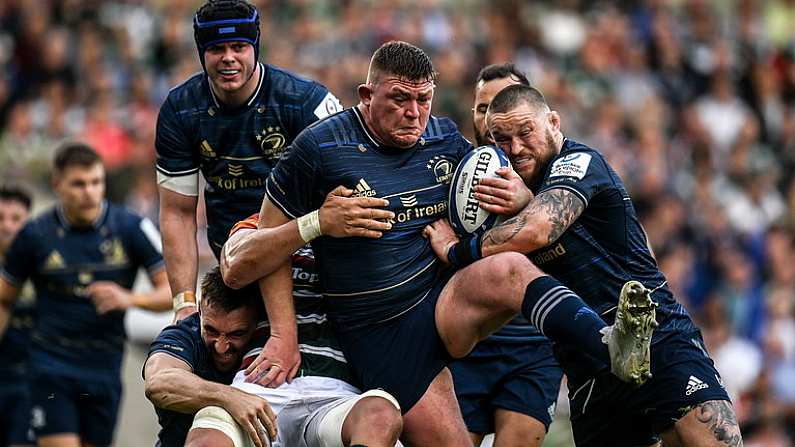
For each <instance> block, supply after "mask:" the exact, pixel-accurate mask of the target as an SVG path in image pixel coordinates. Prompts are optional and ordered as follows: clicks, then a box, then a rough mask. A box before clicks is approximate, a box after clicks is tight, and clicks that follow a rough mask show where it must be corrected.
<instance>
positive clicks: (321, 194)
mask: <svg viewBox="0 0 795 447" xmlns="http://www.w3.org/2000/svg"><path fill="white" fill-rule="evenodd" d="M471 148H472V145H471V144H470V143H469V141H467V140H466V139H465V138H464V137H463V136H462V135H461V134H460V133H459V132H458V129H457V128H456V126H455V124H453V122H452V121H450V120H449V119H447V118H437V117H433V116H432V117H430V119H429V121H428V125H427V127H426V129H425V132H424V133H423V135H422V137H421V138H420V139H419V141H418V142H417V144H415V145H414V147H412V148H410V149H397V148H392V147H386V146H382V145H380V144H378V142H377V140H376V139H375V138H374V137H373V136H372V134H371V133H370V132H369V130H368V129H366V127H365V124H364V119H363V117H362V116H361V113H360V112H359V110H358V109H357V108H356V107H354V108H351V109H347V110H345V111H344V112H342V113H339V114H337V115H335V116H333V117H330V118H327V119H325V120H323V121H321V122H319V123H317V124H314V125H312V126H310V127H309V128H307V129H306V130H305V131H304V132H302V133H301V135H299V137H298V138H297V139H296V140H295V141H294V142H293V144H292V145H291V146H290V148H289V150H288V151H287V152H286V154H285V156H284V157H283V158H282V160H281V161H280V162H279V164H278V165H277V166H276V168H274V170H273V172H272V173H271V177H270V178H269V179H268V183H267V194H268V197H269V198H270V200H271V201H272V202H273V203H274V204H275V205H276V206H278V207H279V208H280V209H281V210H282V211H283V212H284V213H285V214H286V215H287V216H289V217H291V218H297V217H300V216H302V215H304V214H306V213H308V212H310V211H312V210H315V209H317V208H319V207H320V205H321V204H322V203H323V200H324V199H325V197H326V194H328V193H329V192H330V191H331V190H332V189H334V188H335V187H337V186H339V185H344V186H346V187H348V188H351V189H353V190H354V191H355V194H356V195H358V196H368V197H379V198H383V199H387V200H389V206H388V209H389V210H391V211H393V212H394V213H395V219H394V222H393V226H392V230H390V231H388V232H385V233H384V235H383V236H382V237H381V238H380V239H366V238H339V239H336V238H331V237H320V238H318V239H316V240H314V241H312V249H313V250H314V252H315V257H316V259H317V263H318V270H319V274H320V281H321V284H322V288H323V292H324V295H325V296H326V297H327V298H328V299H329V301H328V307H329V312H328V314H329V316H330V317H331V318H332V319H333V320H334V321H336V322H338V323H340V324H345V325H346V326H347V327H356V326H358V325H364V324H368V323H374V322H378V321H382V320H385V319H388V318H390V317H393V316H395V315H398V314H399V313H401V312H403V311H405V310H406V309H408V308H409V307H411V306H412V305H414V304H416V303H417V302H419V301H420V300H421V299H423V297H424V296H425V295H426V294H427V293H428V291H429V290H430V289H431V287H432V285H433V284H434V282H435V281H436V279H437V276H438V273H439V269H440V263H439V262H438V261H437V259H436V256H435V255H434V253H433V250H432V249H431V246H430V243H429V242H428V240H427V239H425V238H423V237H422V230H423V228H425V226H426V225H428V224H430V223H431V222H433V221H435V220H437V219H440V218H443V217H445V216H446V215H447V192H448V189H449V184H450V180H451V179H452V175H453V172H454V170H455V167H456V166H457V165H458V162H459V160H460V159H461V157H462V156H463V155H464V153H466V152H467V151H469V150H470V149H471Z"/></svg>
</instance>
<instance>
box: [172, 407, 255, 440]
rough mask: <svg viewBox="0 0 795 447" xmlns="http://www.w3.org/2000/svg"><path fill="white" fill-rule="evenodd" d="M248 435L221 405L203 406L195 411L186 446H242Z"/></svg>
mask: <svg viewBox="0 0 795 447" xmlns="http://www.w3.org/2000/svg"><path fill="white" fill-rule="evenodd" d="M247 438H248V436H247V435H246V434H245V433H243V430H242V429H241V428H240V426H239V425H237V422H235V420H234V418H232V415H231V414H229V412H227V411H226V410H225V409H223V408H221V407H213V406H210V407H204V408H202V409H201V410H199V411H198V412H197V413H196V416H195V417H194V418H193V424H192V425H191V427H190V431H189V432H188V438H187V439H186V441H185V445H186V447H210V446H213V447H243V446H245V445H248V444H246V439H247Z"/></svg>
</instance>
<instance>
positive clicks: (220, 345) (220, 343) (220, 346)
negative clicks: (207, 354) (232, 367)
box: [215, 337, 230, 354]
mask: <svg viewBox="0 0 795 447" xmlns="http://www.w3.org/2000/svg"><path fill="white" fill-rule="evenodd" d="M229 346H230V343H229V340H227V339H226V338H224V337H219V338H218V339H217V340H215V352H217V353H219V354H226V352H227V351H229Z"/></svg>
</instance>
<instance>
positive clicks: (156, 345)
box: [147, 320, 199, 370]
mask: <svg viewBox="0 0 795 447" xmlns="http://www.w3.org/2000/svg"><path fill="white" fill-rule="evenodd" d="M188 323H189V321H188V320H183V321H181V322H179V323H177V324H174V325H171V326H168V327H166V328H165V329H163V331H162V332H160V335H158V336H157V338H155V341H153V342H152V344H151V345H150V346H149V355H148V356H147V358H148V357H151V356H152V355H153V354H155V353H158V352H165V353H166V354H168V355H170V356H172V357H176V358H178V359H180V360H182V361H184V362H185V363H187V364H188V365H190V367H191V369H192V370H195V369H196V367H197V364H198V361H199V358H198V357H199V352H198V351H199V346H198V345H197V343H198V341H197V340H196V339H195V337H194V336H193V334H192V333H191V328H190V326H189V324H188Z"/></svg>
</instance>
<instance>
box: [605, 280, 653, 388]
mask: <svg viewBox="0 0 795 447" xmlns="http://www.w3.org/2000/svg"><path fill="white" fill-rule="evenodd" d="M656 307H657V303H655V302H654V301H653V300H652V299H651V292H650V291H649V289H647V288H646V287H644V286H643V284H641V283H639V282H638V281H627V283H626V284H624V287H622V288H621V295H620V296H619V298H618V308H617V309H616V319H615V322H614V323H613V325H612V326H607V327H605V328H604V329H602V334H603V336H602V341H603V342H604V343H606V344H607V349H608V351H610V369H611V371H612V372H613V374H615V375H616V376H618V378H619V379H621V380H623V381H625V382H628V383H631V384H633V385H635V386H640V385H642V384H643V383H644V382H646V381H647V380H649V379H650V378H651V358H650V357H651V353H650V346H651V336H652V332H654V328H656V327H657V321H656V319H655V318H656V310H655V309H656Z"/></svg>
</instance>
